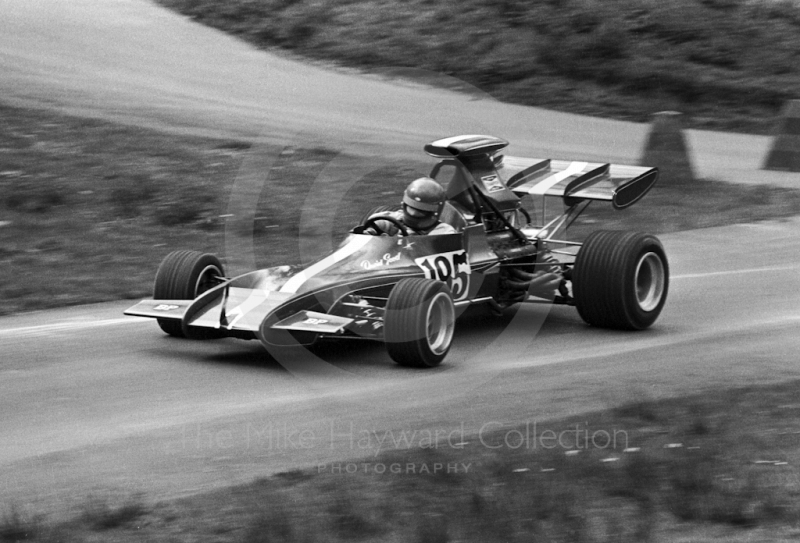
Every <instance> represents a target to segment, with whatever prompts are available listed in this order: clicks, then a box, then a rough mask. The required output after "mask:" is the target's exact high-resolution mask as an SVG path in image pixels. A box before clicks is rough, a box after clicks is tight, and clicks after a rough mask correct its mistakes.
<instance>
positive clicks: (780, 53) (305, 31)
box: [158, 0, 800, 133]
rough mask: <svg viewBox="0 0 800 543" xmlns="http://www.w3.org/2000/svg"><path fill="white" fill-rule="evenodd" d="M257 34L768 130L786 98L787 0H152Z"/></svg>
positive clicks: (799, 73) (322, 55) (636, 114)
mask: <svg viewBox="0 0 800 543" xmlns="http://www.w3.org/2000/svg"><path fill="white" fill-rule="evenodd" d="M158 1H159V2H160V3H162V4H164V5H165V6H168V7H171V8H174V9H176V10H178V11H180V12H181V13H184V14H186V15H189V16H190V17H192V18H194V19H196V20H197V21H200V22H202V23H205V24H208V25H211V26H214V27H217V28H220V29H222V30H225V31H227V32H231V33H233V34H236V35H238V36H241V37H242V38H244V39H246V40H248V41H251V42H253V43H255V44H256V45H258V46H261V47H278V48H282V49H286V50H290V51H293V52H295V53H297V54H300V55H303V56H306V57H310V58H314V59H321V60H325V61H334V62H339V63H342V64H345V65H349V66H355V67H359V68H364V69H367V70H376V69H386V68H398V67H414V68H421V69H424V70H430V71H432V72H436V73H444V74H447V75H450V76H452V77H454V78H458V79H461V80H464V81H466V82H468V83H470V84H471V85H474V86H477V87H478V88H480V89H482V90H484V91H486V92H489V93H491V94H492V95H494V96H495V97H497V98H499V99H501V100H506V101H510V102H516V103H521V104H527V105H534V106H541V107H546V108H552V109H559V110H564V111H569V112H573V113H582V114H589V115H597V116H605V117H614V118H619V119H628V120H635V121H646V120H649V116H650V115H651V114H652V113H653V112H656V111H662V110H678V111H682V112H684V113H686V114H687V121H688V122H689V123H690V124H691V125H692V126H694V127H706V128H715V129H726V130H735V131H750V132H755V133H767V132H769V131H770V130H771V129H772V127H773V126H774V123H775V117H776V115H777V114H778V112H779V110H780V108H781V106H782V105H783V104H784V102H785V101H786V100H788V99H795V98H799V97H800V96H798V94H797V92H798V91H797V89H798V88H800V3H798V2H796V1H795V0H775V1H753V0H673V1H670V2H659V1H656V0H645V1H643V0H607V1H603V2H600V1H592V0H535V1H523V0H503V1H502V2H486V1H484V0H462V1H459V2H453V1H452V0H412V1H407V2H389V1H384V0H350V1H348V2H330V1H321V2H320V1H318V0H290V1H287V0H230V1H227V2H218V1H216V0H158Z"/></svg>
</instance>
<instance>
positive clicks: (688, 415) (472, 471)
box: [0, 381, 800, 543]
mask: <svg viewBox="0 0 800 543" xmlns="http://www.w3.org/2000/svg"><path fill="white" fill-rule="evenodd" d="M799 390H800V382H797V381H796V382H790V383H782V384H779V385H768V386H759V387H745V388H740V389H734V390H725V391H717V392H715V393H713V394H704V395H703V396H695V397H689V398H679V399H669V400H660V401H651V400H646V399H645V400H641V401H638V402H636V403H633V404H628V405H624V406H621V407H618V408H615V409H611V410H607V411H603V412H596V413H587V414H582V415H578V416H575V417H571V418H568V419H562V420H556V421H519V422H518V423H517V424H515V425H508V426H505V427H502V428H500V427H498V426H497V425H493V426H492V427H491V430H492V431H491V432H489V431H487V430H484V429H482V431H481V432H479V433H478V434H476V435H462V434H460V433H458V432H457V433H456V434H457V435H456V436H455V438H454V437H453V434H445V433H442V434H441V436H443V437H441V438H440V439H439V440H438V441H429V442H428V443H427V444H426V445H422V441H420V442H419V444H420V445H421V446H419V447H416V448H410V449H405V450H388V451H384V452H382V453H380V454H379V455H377V456H375V457H369V458H365V459H351V460H344V461H342V462H337V463H332V464H325V465H320V466H316V467H314V468H311V469H306V470H297V471H291V472H286V473H280V474H277V475H274V476H271V477H267V478H263V479H260V480H257V481H255V482H253V483H251V484H248V485H243V486H237V487H230V488H225V489H221V490H218V491H215V492H211V493H206V494H201V495H197V496H193V497H189V498H184V499H181V500H176V501H171V502H165V503H160V504H156V505H152V506H148V505H145V504H144V503H143V502H142V501H141V499H140V498H137V499H136V500H134V501H132V502H130V503H132V504H134V507H133V513H130V512H129V510H130V509H131V505H130V504H127V505H126V504H122V505H119V506H115V507H110V506H108V505H104V506H103V507H102V508H101V509H102V511H101V513H100V514H97V513H96V510H97V508H96V507H95V506H92V507H90V508H88V509H87V510H91V511H95V513H92V514H91V515H88V514H83V515H79V516H78V517H77V518H76V519H74V520H73V521H70V522H66V523H63V524H47V523H44V522H43V521H41V520H40V521H39V529H38V532H31V534H32V537H30V538H29V539H31V540H38V539H37V535H36V534H37V533H42V534H45V533H46V534H51V535H52V534H57V535H58V537H59V538H60V540H62V541H64V540H66V541H100V540H110V539H113V540H114V541H134V540H137V541H140V540H143V539H146V540H148V541H206V540H208V541H212V540H213V541H219V542H224V541H241V542H252V543H255V542H267V541H269V542H274V541H282V542H295V541H297V542H305V541H323V540H324V541H365V542H377V541H382V542H385V541H413V542H449V541H465V542H466V541H480V542H493V541H498V542H499V541H503V542H516V541H570V542H576V541H577V542H583V541H585V542H605V541H632V542H646V541H754V540H758V541H779V540H790V539H792V538H796V537H798V536H800V500H798V498H800V469H798V466H800V426H798V420H800V419H798V410H800V404H798V403H797V395H798V391H799ZM401 431H402V430H399V432H401ZM393 437H395V438H396V437H398V436H393ZM123 511H124V513H123ZM120 515H122V517H123V521H121V522H118V521H117V519H118V518H119V517H120ZM112 520H113V522H111V521H112ZM21 522H22V521H20V520H18V519H17V518H16V517H6V520H5V522H4V524H3V525H2V526H0V537H6V536H5V535H4V534H19V533H21V532H20V530H21V528H20V525H21ZM26 533H28V532H26ZM0 540H3V541H9V540H13V539H8V538H6V539H0ZM51 540H55V539H51Z"/></svg>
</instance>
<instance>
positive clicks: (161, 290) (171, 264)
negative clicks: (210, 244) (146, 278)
mask: <svg viewBox="0 0 800 543" xmlns="http://www.w3.org/2000/svg"><path fill="white" fill-rule="evenodd" d="M220 277H224V273H223V268H222V263H221V262H220V261H219V259H218V258H217V257H216V256H214V255H210V254H203V253H199V252H197V251H174V252H172V253H170V254H168V255H167V256H166V257H165V258H164V260H163V261H161V265H160V266H159V267H158V271H157V272H156V281H155V285H154V286H153V299H155V300H194V299H195V298H197V297H198V296H199V295H201V294H202V293H204V292H205V291H207V290H209V289H211V288H213V287H214V286H216V285H218V284H219V278H220ZM157 320H158V325H159V326H160V327H161V329H162V330H163V331H165V332H166V333H167V334H169V335H171V336H175V337H186V335H185V334H184V332H183V328H182V326H181V322H180V321H178V320H174V319H157Z"/></svg>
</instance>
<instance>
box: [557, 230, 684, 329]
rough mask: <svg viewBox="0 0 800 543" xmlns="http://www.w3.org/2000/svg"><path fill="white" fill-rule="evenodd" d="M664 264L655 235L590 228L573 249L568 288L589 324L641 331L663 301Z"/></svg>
mask: <svg viewBox="0 0 800 543" xmlns="http://www.w3.org/2000/svg"><path fill="white" fill-rule="evenodd" d="M668 289H669V264H668V262H667V255H666V253H665V252H664V247H663V246H662V245H661V242H660V241H659V240H658V238H657V237H655V236H653V235H650V234H641V233H635V232H614V231H598V232H594V233H592V234H591V235H590V236H589V237H588V238H587V239H586V242H585V243H584V244H583V247H581V250H580V251H579V252H578V256H577V258H576V259H575V267H574V269H573V273H572V291H573V297H574V298H575V305H576V307H577V309H578V313H579V314H580V316H581V318H582V319H583V320H584V321H586V322H587V323H589V324H591V325H593V326H600V327H604V328H617V329H622V330H642V329H644V328H647V327H648V326H650V325H652V324H653V323H654V322H655V321H656V319H657V318H658V316H659V315H660V314H661V310H662V309H663V308H664V304H665V302H666V300H667V290H668Z"/></svg>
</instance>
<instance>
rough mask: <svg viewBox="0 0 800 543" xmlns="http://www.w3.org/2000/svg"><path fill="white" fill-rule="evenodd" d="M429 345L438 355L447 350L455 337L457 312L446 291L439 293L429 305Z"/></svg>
mask: <svg viewBox="0 0 800 543" xmlns="http://www.w3.org/2000/svg"><path fill="white" fill-rule="evenodd" d="M426 321H427V336H428V347H429V348H430V350H431V351H432V352H433V353H434V354H437V355H440V354H442V353H444V352H446V351H447V349H448V348H449V347H450V342H451V341H452V339H453V330H454V328H455V313H454V310H453V304H451V303H450V299H449V297H448V296H447V294H446V293H444V292H440V293H438V294H437V295H436V296H435V297H434V298H433V300H431V303H430V305H429V306H428V317H427V319H426Z"/></svg>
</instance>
